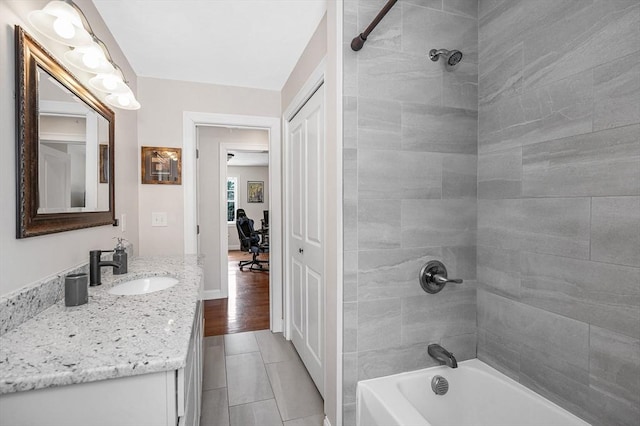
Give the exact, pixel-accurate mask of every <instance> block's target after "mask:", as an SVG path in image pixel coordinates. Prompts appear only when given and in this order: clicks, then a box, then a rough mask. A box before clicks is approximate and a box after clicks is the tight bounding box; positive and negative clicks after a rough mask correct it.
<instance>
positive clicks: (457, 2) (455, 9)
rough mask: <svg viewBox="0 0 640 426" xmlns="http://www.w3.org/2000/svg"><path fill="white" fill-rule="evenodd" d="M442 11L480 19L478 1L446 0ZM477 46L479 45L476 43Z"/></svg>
mask: <svg viewBox="0 0 640 426" xmlns="http://www.w3.org/2000/svg"><path fill="white" fill-rule="evenodd" d="M442 9H443V10H444V11H446V12H450V13H454V14H456V15H462V16H468V17H470V18H477V17H478V0H444V1H443V4H442ZM476 44H477V43H476Z"/></svg>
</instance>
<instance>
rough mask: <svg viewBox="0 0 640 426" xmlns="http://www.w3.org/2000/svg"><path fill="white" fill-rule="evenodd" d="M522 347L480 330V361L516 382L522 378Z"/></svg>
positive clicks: (512, 341) (516, 342)
mask: <svg viewBox="0 0 640 426" xmlns="http://www.w3.org/2000/svg"><path fill="white" fill-rule="evenodd" d="M480 293H481V292H478V294H480ZM483 307H484V306H483V305H482V304H478V308H479V309H481V308H483ZM520 347H521V344H520V342H518V341H514V340H509V339H505V338H503V337H501V336H499V335H497V334H493V333H491V331H489V330H486V329H484V328H480V327H479V328H478V349H477V351H478V359H480V360H481V361H482V362H485V363H487V364H489V365H490V366H492V367H493V368H495V369H496V370H498V371H500V372H502V373H504V374H506V375H507V376H509V377H511V378H512V379H514V380H516V381H517V380H519V378H520Z"/></svg>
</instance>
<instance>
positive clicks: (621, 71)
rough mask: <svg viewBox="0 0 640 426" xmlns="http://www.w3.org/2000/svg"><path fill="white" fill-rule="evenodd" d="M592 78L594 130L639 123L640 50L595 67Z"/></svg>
mask: <svg viewBox="0 0 640 426" xmlns="http://www.w3.org/2000/svg"><path fill="white" fill-rule="evenodd" d="M639 41H640V40H639ZM593 78H594V85H595V87H594V93H595V111H594V116H593V130H602V129H609V128H612V127H619V126H625V125H627V124H634V123H640V51H639V52H635V53H632V54H631V55H628V56H625V57H623V58H620V59H618V60H617V61H614V62H611V63H608V64H604V65H601V66H599V67H598V68H595V69H594V70H593Z"/></svg>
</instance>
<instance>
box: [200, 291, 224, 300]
mask: <svg viewBox="0 0 640 426" xmlns="http://www.w3.org/2000/svg"><path fill="white" fill-rule="evenodd" d="M202 298H203V299H204V300H213V299H222V298H223V297H222V291H221V290H204V291H203V292H202Z"/></svg>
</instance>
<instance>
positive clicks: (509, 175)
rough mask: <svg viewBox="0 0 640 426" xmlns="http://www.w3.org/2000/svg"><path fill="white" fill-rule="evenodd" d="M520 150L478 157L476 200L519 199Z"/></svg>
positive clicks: (520, 186)
mask: <svg viewBox="0 0 640 426" xmlns="http://www.w3.org/2000/svg"><path fill="white" fill-rule="evenodd" d="M521 193H522V148H520V147H518V148H512V149H508V150H505V151H495V152H490V153H483V154H480V155H478V198H488V199H490V198H494V199H497V198H519V197H520V195H521Z"/></svg>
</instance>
